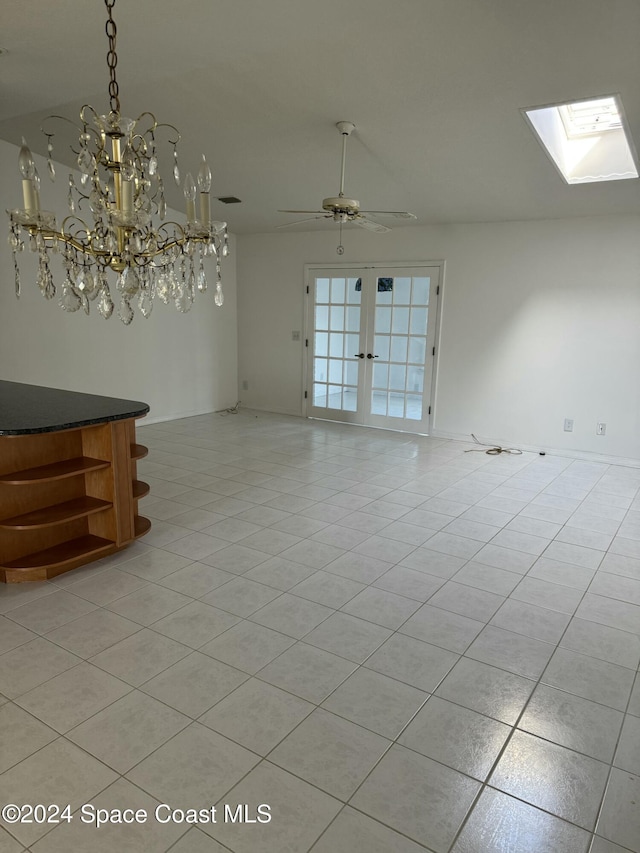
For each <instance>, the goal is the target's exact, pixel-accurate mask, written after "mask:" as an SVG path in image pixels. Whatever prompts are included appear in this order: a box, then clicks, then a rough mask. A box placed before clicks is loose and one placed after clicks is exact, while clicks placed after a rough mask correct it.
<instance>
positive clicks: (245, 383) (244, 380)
mask: <svg viewBox="0 0 640 853" xmlns="http://www.w3.org/2000/svg"><path fill="white" fill-rule="evenodd" d="M242 390H243V391H248V390H249V383H248V382H247V380H246V379H243V380H242Z"/></svg>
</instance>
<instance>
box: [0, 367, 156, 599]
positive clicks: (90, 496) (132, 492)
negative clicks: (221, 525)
mask: <svg viewBox="0 0 640 853" xmlns="http://www.w3.org/2000/svg"><path fill="white" fill-rule="evenodd" d="M148 411H149V406H148V405H147V404H146V403H140V402H136V401H134V400H120V399H115V398H112V397H100V396H96V395H94V394H81V393H78V392H75V391H63V390H59V389H55V388H44V387H41V386H38V385H25V384H22V383H18V382H4V381H0V581H3V582H4V583H20V582H23V581H40V580H47V579H49V578H52V577H55V576H56V575H59V574H62V573H63V572H67V571H69V570H70V569H75V568H77V567H78V566H81V565H84V564H85V563H90V562H91V561H93V560H99V559H101V558H102V557H105V556H107V555H108V554H112V553H114V552H115V551H119V550H120V549H122V548H125V547H126V546H127V545H128V544H129V543H131V542H132V541H134V540H135V539H137V538H138V537H140V536H142V535H144V534H145V533H146V532H147V531H148V530H149V528H150V527H151V523H150V522H149V520H148V519H146V518H144V517H143V516H141V515H139V514H138V501H139V499H140V498H142V497H144V495H146V494H147V493H148V492H149V486H148V485H147V484H146V483H143V482H142V481H141V480H138V478H137V471H136V462H137V460H138V459H141V458H142V457H143V456H146V454H147V448H146V447H144V446H143V445H141V444H137V443H136V433H135V421H136V419H137V418H141V417H144V415H146V414H147V412H148Z"/></svg>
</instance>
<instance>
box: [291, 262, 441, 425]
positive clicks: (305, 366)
mask: <svg viewBox="0 0 640 853" xmlns="http://www.w3.org/2000/svg"><path fill="white" fill-rule="evenodd" d="M416 267H418V268H419V267H438V268H439V270H440V282H439V293H438V294H437V296H438V298H437V301H436V323H435V334H434V340H435V343H434V346H435V353H434V354H433V372H432V375H431V390H430V395H429V400H428V401H427V405H428V407H429V413H428V432H427V433H409V432H408V431H407V430H390V431H391V432H405V433H407V434H409V435H430V434H431V433H432V432H433V430H434V429H435V416H436V399H437V386H438V366H439V356H440V343H441V340H440V336H441V322H440V321H441V317H442V305H443V301H444V286H445V261H444V260H437V261H425V260H421V261H406V260H405V261H375V262H371V261H369V262H367V263H355V262H349V263H326V264H324V263H323V264H305V265H304V285H303V287H304V291H303V294H304V321H303V329H304V344H305V345H304V347H303V348H302V416H303V417H305V418H310V417H311V416H310V415H309V413H308V412H309V407H310V405H311V402H312V399H311V397H310V396H309V389H308V388H307V387H306V386H307V379H308V376H309V349H310V347H309V339H310V337H311V334H312V333H313V330H312V329H311V328H310V326H309V317H310V313H311V312H310V309H309V300H310V298H311V279H312V276H313V275H315V274H316V273H317V272H320V273H321V272H322V271H324V270H344V271H345V274H348V273H349V271H352V270H377V269H381V270H388V269H389V268H395V269H409V268H411V269H413V268H416ZM322 420H328V421H330V422H331V423H349V421H339V422H338V421H331V420H330V418H326V419H325V418H322ZM352 425H353V426H359V424H352ZM369 429H386V428H385V427H374V426H371V427H369Z"/></svg>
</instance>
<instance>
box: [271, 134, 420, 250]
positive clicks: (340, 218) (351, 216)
mask: <svg viewBox="0 0 640 853" xmlns="http://www.w3.org/2000/svg"><path fill="white" fill-rule="evenodd" d="M336 127H337V128H338V130H339V132H340V134H341V136H342V162H341V165H340V191H339V193H338V195H337V196H328V197H327V198H325V199H323V200H322V210H279V211H278V213H313V214H316V215H315V216H312V217H310V218H309V219H299V220H297V221H296V222H287V223H285V224H284V225H278V226H277V227H278V228H289V227H290V226H292V225H300V224H301V223H303V222H313V221H315V220H318V219H332V220H333V221H334V222H337V223H338V225H339V226H340V241H339V244H338V248H337V249H336V251H337V253H338V254H339V255H343V254H344V246H343V245H342V226H343V225H346V224H348V223H353V224H354V225H358V226H359V227H360V228H364V229H366V230H367V231H375V232H376V233H378V234H383V233H385V232H386V231H390V230H391V229H390V228H388V227H387V226H386V225H382V223H380V222H376V221H375V219H371V216H391V217H393V218H395V219H416V218H417V217H416V216H415V215H414V214H413V213H408V212H407V211H406V210H360V202H359V201H358V199H356V198H346V197H345V194H344V175H345V167H346V162H347V140H348V139H349V137H350V136H351V134H352V133H353V131H354V130H355V129H356V126H355V124H354V123H353V122H352V121H339V122H337V123H336Z"/></svg>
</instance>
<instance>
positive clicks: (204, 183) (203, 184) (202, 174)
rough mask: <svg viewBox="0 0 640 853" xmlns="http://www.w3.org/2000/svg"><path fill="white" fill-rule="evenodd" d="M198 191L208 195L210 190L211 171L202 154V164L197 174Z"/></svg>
mask: <svg viewBox="0 0 640 853" xmlns="http://www.w3.org/2000/svg"><path fill="white" fill-rule="evenodd" d="M198 189H199V190H200V192H201V193H208V192H209V190H210V189H211V169H210V168H209V164H208V163H207V160H206V158H205V156H204V154H203V155H202V163H201V164H200V171H199V172H198Z"/></svg>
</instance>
